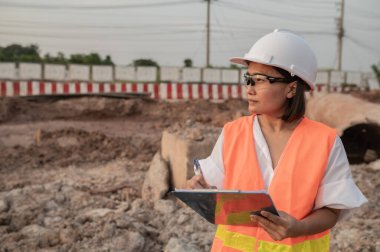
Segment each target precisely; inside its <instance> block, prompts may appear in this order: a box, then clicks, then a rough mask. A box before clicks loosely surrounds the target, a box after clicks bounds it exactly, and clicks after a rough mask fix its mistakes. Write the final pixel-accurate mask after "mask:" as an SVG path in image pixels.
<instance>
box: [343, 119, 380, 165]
mask: <svg viewBox="0 0 380 252" xmlns="http://www.w3.org/2000/svg"><path fill="white" fill-rule="evenodd" d="M341 139H342V142H343V145H344V148H345V150H346V152H347V156H348V160H349V161H350V163H351V164H360V163H363V162H366V163H368V162H372V161H374V160H376V159H378V158H379V157H380V126H379V125H378V124H374V123H359V124H356V125H354V126H352V127H349V128H347V129H345V130H344V131H343V135H342V136H341Z"/></svg>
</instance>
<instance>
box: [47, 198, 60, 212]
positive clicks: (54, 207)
mask: <svg viewBox="0 0 380 252" xmlns="http://www.w3.org/2000/svg"><path fill="white" fill-rule="evenodd" d="M58 207H59V206H58V205H57V203H55V201H54V200H50V201H48V202H47V203H46V205H45V211H47V212H49V211H54V210H57V209H58Z"/></svg>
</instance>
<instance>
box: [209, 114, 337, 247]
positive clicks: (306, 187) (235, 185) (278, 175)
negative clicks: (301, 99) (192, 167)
mask: <svg viewBox="0 0 380 252" xmlns="http://www.w3.org/2000/svg"><path fill="white" fill-rule="evenodd" d="M253 120H254V116H247V117H242V118H239V119H238V120H235V121H233V122H231V123H228V124H226V125H225V127H224V130H223V132H224V143H223V162H224V168H225V178H224V189H234V190H263V189H265V186H264V180H263V177H262V174H261V170H260V167H259V163H258V160H257V157H256V155H257V153H256V150H255V144H254V136H253ZM335 138H336V131H335V130H334V129H331V128H329V127H327V126H325V125H323V124H321V123H317V122H314V121H311V120H309V119H307V118H303V119H302V120H301V122H300V123H299V124H298V125H297V127H296V128H295V129H294V131H293V133H292V135H291V136H290V138H289V140H288V143H287V144H286V146H285V148H284V150H283V154H282V156H281V159H280V161H279V163H278V165H277V167H276V169H275V173H274V176H273V179H272V181H271V184H270V186H269V188H268V191H269V194H270V195H271V197H272V199H273V201H274V204H275V206H276V208H277V209H278V210H280V211H284V212H286V213H289V214H290V215H292V216H293V217H295V218H296V219H298V220H301V219H303V218H305V217H306V216H307V215H308V214H310V212H311V211H312V209H313V206H314V201H315V198H316V195H317V192H318V188H319V185H320V182H321V180H322V178H323V175H324V172H325V169H326V166H327V161H328V157H329V154H330V151H331V148H332V146H333V144H334V141H335ZM228 217H229V216H226V218H227V219H228ZM230 218H232V220H233V221H244V220H234V219H233V218H234V216H231V217H230ZM235 223H236V222H235ZM252 241H254V242H252ZM301 248H302V249H301ZM328 249H329V230H326V231H324V232H322V233H319V234H315V235H310V236H302V237H296V238H286V239H284V240H282V241H274V240H273V239H272V238H271V237H270V236H269V235H268V234H267V233H266V232H265V231H264V230H263V229H262V228H260V227H245V226H220V227H218V230H217V234H216V236H215V240H214V244H213V246H212V251H328Z"/></svg>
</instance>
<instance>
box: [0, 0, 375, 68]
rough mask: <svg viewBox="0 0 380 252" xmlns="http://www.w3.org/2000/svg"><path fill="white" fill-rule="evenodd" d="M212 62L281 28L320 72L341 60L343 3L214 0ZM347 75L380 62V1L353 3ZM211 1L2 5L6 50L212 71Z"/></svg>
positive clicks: (348, 15)
mask: <svg viewBox="0 0 380 252" xmlns="http://www.w3.org/2000/svg"><path fill="white" fill-rule="evenodd" d="M211 1H212V2H211V53H210V58H211V59H210V63H211V65H212V66H215V67H222V66H229V65H230V62H229V61H228V59H229V58H230V57H234V56H243V55H244V54H245V53H246V52H248V50H249V49H250V47H251V46H252V45H253V44H254V42H255V41H256V40H257V39H259V38H260V37H261V36H263V35H265V34H267V33H269V32H271V31H272V30H274V29H275V28H283V29H290V30H293V31H295V32H296V33H298V34H300V35H301V36H303V37H304V38H305V39H306V40H307V41H308V42H309V44H310V45H311V47H312V48H313V49H314V51H315V53H316V55H317V60H318V65H319V68H320V69H329V68H330V69H331V68H334V67H335V66H336V59H337V56H336V55H337V30H338V28H337V19H338V17H339V16H340V11H339V6H340V5H339V3H340V2H341V1H342V0H261V1H258V0H211ZM344 10H345V11H344V22H343V23H344V29H345V37H344V39H343V59H342V69H343V70H348V71H364V72H369V71H371V68H370V67H371V65H372V64H379V62H380V11H379V10H380V1H379V0H361V1H357V0H345V8H344ZM206 17H207V4H206V1H205V0H81V1H78V0H65V1H61V0H0V46H3V47H4V46H7V45H9V44H12V43H18V44H22V45H24V46H25V45H29V44H31V43H33V44H37V45H38V46H39V48H40V51H41V54H42V55H44V54H45V53H49V54H50V55H56V54H57V53H58V52H63V53H64V54H65V55H66V56H69V55H70V54H73V53H90V52H97V53H99V54H100V55H102V56H103V57H104V56H105V55H110V56H111V57H112V60H113V61H114V63H115V64H118V65H128V64H131V63H132V61H133V60H135V59H140V58H146V59H152V60H155V61H156V62H157V63H158V64H159V65H160V66H179V67H181V66H183V65H184V63H183V61H184V59H186V58H190V59H192V60H193V63H194V66H197V67H204V66H205V65H206Z"/></svg>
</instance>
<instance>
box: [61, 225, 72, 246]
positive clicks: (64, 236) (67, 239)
mask: <svg viewBox="0 0 380 252" xmlns="http://www.w3.org/2000/svg"><path fill="white" fill-rule="evenodd" d="M74 237H75V233H74V231H73V230H72V229H70V228H68V229H62V230H61V231H60V232H59V240H60V242H61V243H63V244H72V243H73V242H74Z"/></svg>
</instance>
